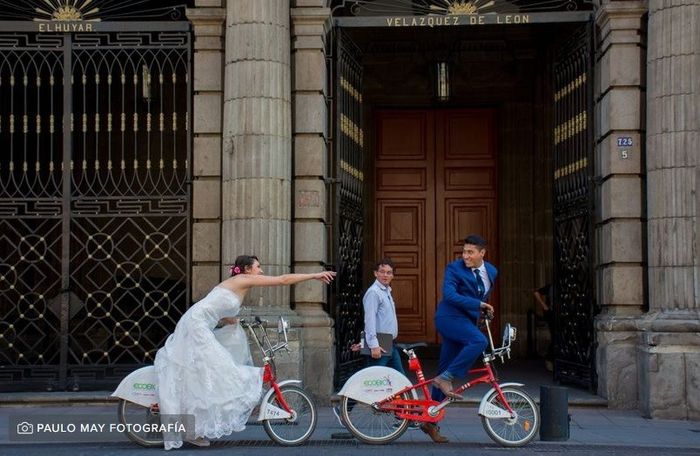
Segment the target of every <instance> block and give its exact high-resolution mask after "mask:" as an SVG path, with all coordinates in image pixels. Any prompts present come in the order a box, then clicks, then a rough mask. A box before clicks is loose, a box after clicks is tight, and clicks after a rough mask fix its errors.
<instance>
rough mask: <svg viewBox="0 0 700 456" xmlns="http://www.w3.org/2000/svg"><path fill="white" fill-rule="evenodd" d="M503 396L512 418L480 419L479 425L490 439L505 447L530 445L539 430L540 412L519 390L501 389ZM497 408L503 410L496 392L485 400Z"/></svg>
mask: <svg viewBox="0 0 700 456" xmlns="http://www.w3.org/2000/svg"><path fill="white" fill-rule="evenodd" d="M501 391H503V396H504V397H505V398H506V400H507V401H508V404H509V405H510V407H511V408H512V409H513V411H514V412H515V414H516V416H515V417H514V418H487V417H485V416H482V417H481V424H482V425H483V426H484V430H485V431H486V433H487V434H488V435H489V437H491V439H492V440H493V441H494V442H496V443H498V444H500V445H502V446H505V447H520V446H523V445H527V444H528V443H530V441H531V440H532V439H534V438H535V436H536V435H537V433H538V432H539V429H540V410H539V408H538V407H537V404H536V403H535V401H534V400H533V399H532V397H530V395H528V394H527V393H526V392H524V391H522V390H521V389H519V388H515V387H512V386H507V387H505V388H502V389H501ZM487 402H490V403H492V404H494V405H496V406H497V407H501V408H504V407H503V405H502V404H501V400H500V397H499V395H498V392H497V391H494V392H493V393H491V394H490V395H489V397H488V399H487Z"/></svg>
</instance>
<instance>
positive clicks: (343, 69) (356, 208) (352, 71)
mask: <svg viewBox="0 0 700 456" xmlns="http://www.w3.org/2000/svg"><path fill="white" fill-rule="evenodd" d="M334 32H335V34H336V35H335V56H334V57H335V59H334V61H333V64H332V65H331V67H333V68H334V70H335V71H334V72H332V75H333V77H334V79H335V80H334V82H333V86H334V97H333V98H334V99H333V102H334V110H333V112H334V119H333V120H334V124H335V138H334V154H333V155H334V157H333V164H332V169H333V173H334V179H333V182H334V184H335V185H334V186H333V189H334V193H333V236H332V238H333V249H332V251H333V256H334V258H333V260H334V261H333V262H334V263H335V264H336V267H337V269H338V276H337V278H336V281H335V289H334V296H333V297H332V310H331V314H332V316H333V318H334V319H335V342H336V367H335V383H336V385H342V384H343V383H344V382H345V380H347V379H348V378H349V377H350V375H352V374H353V373H354V372H355V371H357V370H358V369H359V368H361V367H362V365H363V359H362V357H360V356H358V354H357V353H353V352H352V351H350V346H351V345H352V344H353V343H355V342H357V340H358V338H359V335H360V331H362V327H363V311H362V250H363V241H362V233H363V199H362V198H363V191H362V187H363V185H364V183H363V181H364V174H363V171H362V170H363V165H362V162H363V160H362V159H363V157H362V154H363V143H364V135H363V131H362V93H361V90H362V66H361V65H360V63H359V60H360V55H361V54H360V50H359V49H358V48H357V46H356V45H355V44H354V43H353V42H352V41H351V40H350V38H349V37H348V36H347V35H346V34H345V33H343V31H342V30H341V29H335V31H334Z"/></svg>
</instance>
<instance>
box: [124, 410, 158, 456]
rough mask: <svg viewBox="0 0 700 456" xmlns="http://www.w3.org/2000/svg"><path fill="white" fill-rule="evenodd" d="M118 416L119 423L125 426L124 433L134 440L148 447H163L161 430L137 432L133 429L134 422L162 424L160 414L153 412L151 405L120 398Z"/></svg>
mask: <svg viewBox="0 0 700 456" xmlns="http://www.w3.org/2000/svg"><path fill="white" fill-rule="evenodd" d="M117 416H118V418H119V423H121V424H123V425H124V426H125V428H126V429H125V430H124V434H125V435H126V436H127V437H128V438H129V440H131V441H132V442H136V443H138V444H139V445H141V446H142V447H146V448H162V447H163V434H162V433H161V432H148V433H146V432H142V433H136V432H133V431H132V430H131V429H132V427H133V426H129V425H130V424H131V425H134V424H144V423H148V424H160V418H159V417H158V415H155V414H153V413H151V409H150V407H144V406H143V405H139V404H136V403H134V402H131V401H127V400H125V399H119V404H118V405H117Z"/></svg>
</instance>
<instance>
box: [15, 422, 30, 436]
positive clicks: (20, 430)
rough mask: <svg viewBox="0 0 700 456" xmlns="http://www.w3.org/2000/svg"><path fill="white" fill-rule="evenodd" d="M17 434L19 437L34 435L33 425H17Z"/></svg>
mask: <svg viewBox="0 0 700 456" xmlns="http://www.w3.org/2000/svg"><path fill="white" fill-rule="evenodd" d="M17 434H19V435H32V434H34V425H33V424H32V423H28V422H26V421H22V422H21V423H17Z"/></svg>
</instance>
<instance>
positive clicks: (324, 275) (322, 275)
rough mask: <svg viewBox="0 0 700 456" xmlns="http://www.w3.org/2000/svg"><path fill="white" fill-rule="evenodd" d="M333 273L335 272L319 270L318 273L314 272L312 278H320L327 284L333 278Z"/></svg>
mask: <svg viewBox="0 0 700 456" xmlns="http://www.w3.org/2000/svg"><path fill="white" fill-rule="evenodd" d="M335 274H336V272H335V271H323V272H319V273H318V274H316V276H315V277H314V279H316V280H320V281H321V282H323V283H326V284H329V283H331V282H332V281H333V279H334V278H335Z"/></svg>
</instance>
